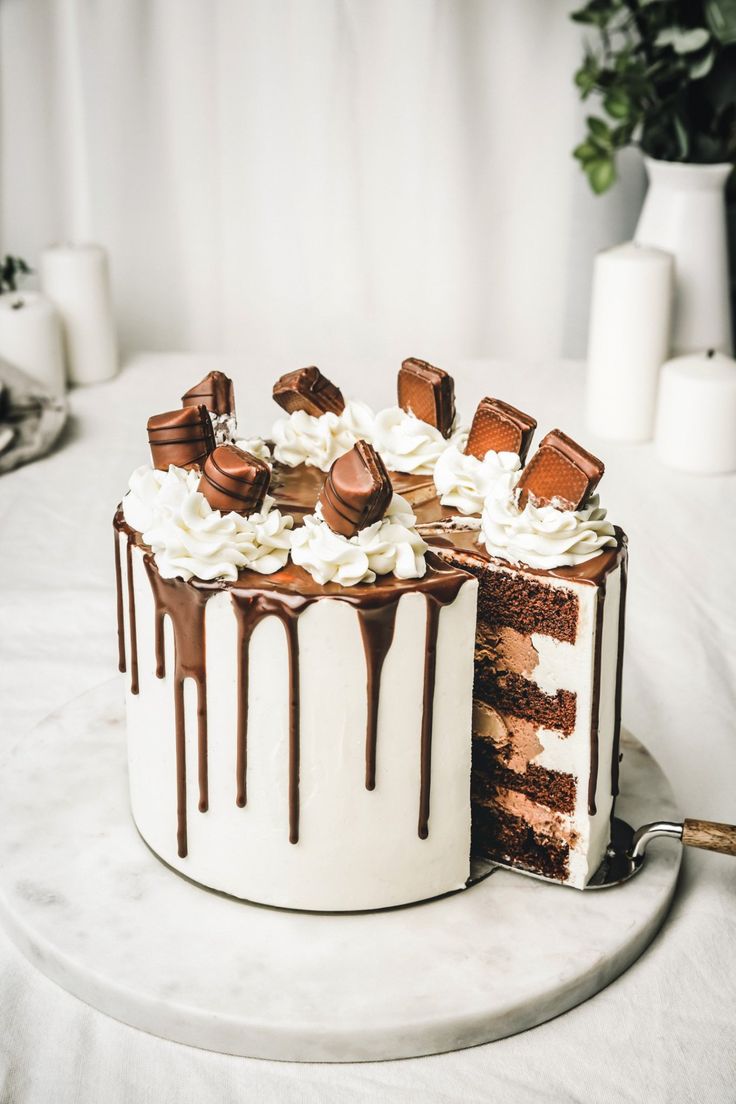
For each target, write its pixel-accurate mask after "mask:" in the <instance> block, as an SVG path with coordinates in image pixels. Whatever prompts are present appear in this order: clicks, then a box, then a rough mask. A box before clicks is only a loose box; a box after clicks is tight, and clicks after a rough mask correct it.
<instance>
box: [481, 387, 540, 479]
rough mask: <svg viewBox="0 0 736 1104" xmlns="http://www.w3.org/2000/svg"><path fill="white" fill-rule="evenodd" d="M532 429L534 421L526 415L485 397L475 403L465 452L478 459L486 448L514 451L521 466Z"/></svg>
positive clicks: (487, 449)
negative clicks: (519, 458)
mask: <svg viewBox="0 0 736 1104" xmlns="http://www.w3.org/2000/svg"><path fill="white" fill-rule="evenodd" d="M536 428H537V423H536V421H535V420H534V418H532V417H530V416H529V415H528V414H524V413H523V412H522V411H521V410H517V409H516V407H514V406H509V404H508V403H505V402H501V400H500V399H491V398H488V397H486V398H485V399H481V400H480V402H479V403H478V409H477V410H476V412H475V415H474V417H473V424H472V425H471V427H470V434H469V436H468V443H467V445H466V446H465V451H466V453H468V454H469V455H471V456H476V457H477V458H478V459H479V460H482V459H483V457H484V456H485V454H486V453H487V452H488V451H489V449H493V451H494V452H518V454H519V456H520V457H521V462H522V463H523V462H524V460H525V458H526V454H527V452H528V451H529V445H530V444H531V440H532V437H533V436H534V430H535V429H536Z"/></svg>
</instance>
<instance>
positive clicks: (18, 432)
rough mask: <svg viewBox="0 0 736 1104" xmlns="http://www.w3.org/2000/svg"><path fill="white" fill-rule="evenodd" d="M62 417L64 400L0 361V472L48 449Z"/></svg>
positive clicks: (64, 418)
mask: <svg viewBox="0 0 736 1104" xmlns="http://www.w3.org/2000/svg"><path fill="white" fill-rule="evenodd" d="M66 417H67V403H66V399H64V398H60V397H59V396H58V395H53V394H52V393H51V392H50V391H48V390H47V389H46V388H45V387H44V386H43V384H41V383H37V382H36V381H35V380H34V379H32V378H31V377H30V376H28V375H26V373H25V372H21V371H20V369H19V368H14V367H13V365H12V364H8V363H7V362H6V361H4V360H0V475H2V474H3V472H8V471H11V470H12V469H13V468H17V467H19V466H20V465H21V464H28V463H29V462H30V461H31V460H37V459H38V458H39V457H40V456H44V455H45V454H46V453H47V452H49V451H50V449H51V448H53V446H54V444H55V443H56V441H57V439H58V437H59V434H60V433H61V431H62V429H63V428H64V423H65V422H66Z"/></svg>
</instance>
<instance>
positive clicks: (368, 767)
mask: <svg viewBox="0 0 736 1104" xmlns="http://www.w3.org/2000/svg"><path fill="white" fill-rule="evenodd" d="M398 608H399V599H398V598H396V599H395V600H394V601H392V602H391V601H389V602H386V603H384V604H383V605H380V606H376V607H375V608H374V609H359V610H358V619H359V621H360V634H361V636H362V638H363V650H364V651H365V667H366V698H367V702H368V706H367V709H368V714H367V719H366V734H365V788H366V789H367V790H374V789H375V788H376V744H377V738H378V701H379V690H380V685H381V671H382V670H383V664H384V660H385V659H386V656H387V655H388V651H389V648H390V647H391V644H392V642H393V639H394V629H395V627H396V611H397V610H398Z"/></svg>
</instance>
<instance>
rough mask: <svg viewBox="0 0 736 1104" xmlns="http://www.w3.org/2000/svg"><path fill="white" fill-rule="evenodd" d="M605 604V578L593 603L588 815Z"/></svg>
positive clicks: (594, 781)
mask: <svg viewBox="0 0 736 1104" xmlns="http://www.w3.org/2000/svg"><path fill="white" fill-rule="evenodd" d="M605 605H606V580H605V579H602V580H601V582H600V583H599V584H598V591H597V594H596V605H595V651H594V658H593V701H592V704H591V709H590V774H589V776H588V815H589V816H595V814H596V813H597V811H598V809H597V806H596V803H595V794H596V789H597V788H598V728H599V723H600V707H601V659H602V656H603V613H604V609H605Z"/></svg>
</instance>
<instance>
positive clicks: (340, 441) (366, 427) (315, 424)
mask: <svg viewBox="0 0 736 1104" xmlns="http://www.w3.org/2000/svg"><path fill="white" fill-rule="evenodd" d="M373 420H374V415H373V411H372V410H371V408H370V407H369V406H366V404H365V403H361V402H347V403H346V404H345V407H344V409H343V411H342V413H340V414H335V413H334V412H333V411H327V412H326V413H324V414H320V415H318V416H317V415H314V414H309V413H307V411H306V410H294V412H293V413H291V414H288V415H287V416H286V417H285V418H279V419H277V421H275V422H274V424H273V427H272V429H271V438H272V440H273V456H274V459H275V460H278V461H279V463H281V464H285V465H286V466H287V467H289V468H295V467H297V466H298V465H299V464H307V465H310V466H312V467H315V468H319V469H320V471H324V472H327V471H329V470H330V467H331V466H332V464H333V463H334V462H335V460H337V459H338V457H340V456H343V455H344V454H345V453H346V452H349V450H350V449H351V448H352V447H353V445H354V444H355V443H356V441H359V440H364V441H370V440H372V438H373Z"/></svg>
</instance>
